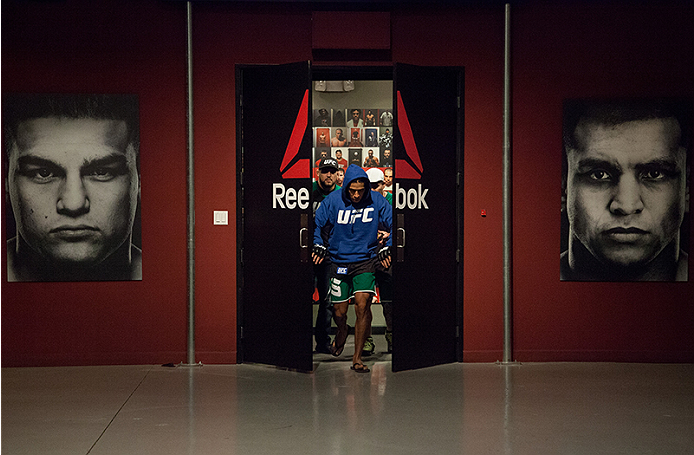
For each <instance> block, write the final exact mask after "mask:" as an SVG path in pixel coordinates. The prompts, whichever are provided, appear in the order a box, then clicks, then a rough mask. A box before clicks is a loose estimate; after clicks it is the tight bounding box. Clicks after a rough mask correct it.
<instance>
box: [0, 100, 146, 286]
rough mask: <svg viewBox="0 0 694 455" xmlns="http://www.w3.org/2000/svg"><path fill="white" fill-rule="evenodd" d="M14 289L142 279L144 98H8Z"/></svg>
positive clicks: (7, 156)
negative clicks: (29, 284) (27, 285)
mask: <svg viewBox="0 0 694 455" xmlns="http://www.w3.org/2000/svg"><path fill="white" fill-rule="evenodd" d="M2 114H3V116H2V120H3V134H4V147H5V153H4V163H3V164H4V166H3V168H4V170H5V175H4V178H5V188H6V193H7V198H6V201H7V202H8V204H9V205H8V206H6V207H7V210H6V212H5V213H6V218H7V219H6V222H7V229H6V233H7V239H6V241H7V281H8V282H18V281H121V280H142V249H141V247H142V245H141V222H140V210H139V206H140V165H139V154H140V127H139V105H138V98H137V96H136V95H122V94H116V95H111V94H94V95H84V94H80V95H71V94H9V95H3V100H2Z"/></svg>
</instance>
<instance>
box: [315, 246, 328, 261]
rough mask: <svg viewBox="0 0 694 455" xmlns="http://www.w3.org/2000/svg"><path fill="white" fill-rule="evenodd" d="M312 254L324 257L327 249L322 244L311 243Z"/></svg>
mask: <svg viewBox="0 0 694 455" xmlns="http://www.w3.org/2000/svg"><path fill="white" fill-rule="evenodd" d="M313 254H315V255H316V256H318V257H319V258H321V259H325V257H326V256H327V255H328V249H327V248H326V247H324V246H323V245H320V244H318V243H314V244H313Z"/></svg>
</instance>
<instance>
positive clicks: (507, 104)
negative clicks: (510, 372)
mask: <svg viewBox="0 0 694 455" xmlns="http://www.w3.org/2000/svg"><path fill="white" fill-rule="evenodd" d="M504 27H505V30H504V168H503V180H504V181H503V205H504V208H503V237H504V238H503V244H504V355H503V363H511V362H512V361H513V311H512V302H511V297H512V285H513V283H512V281H511V272H512V260H511V246H512V243H511V240H512V239H511V216H512V214H511V5H510V4H508V3H507V4H506V10H505V20H504Z"/></svg>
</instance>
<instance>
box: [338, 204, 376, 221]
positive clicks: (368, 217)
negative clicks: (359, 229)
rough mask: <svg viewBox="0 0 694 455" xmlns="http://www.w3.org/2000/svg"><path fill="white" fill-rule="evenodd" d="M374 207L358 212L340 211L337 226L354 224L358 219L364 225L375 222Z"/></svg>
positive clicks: (358, 210)
mask: <svg viewBox="0 0 694 455" xmlns="http://www.w3.org/2000/svg"><path fill="white" fill-rule="evenodd" d="M373 211H374V208H373V207H367V208H365V209H357V210H340V211H339V212H337V224H354V223H355V222H356V220H357V219H360V220H361V222H362V223H370V222H371V221H373V220H374V219H373V216H372V214H373Z"/></svg>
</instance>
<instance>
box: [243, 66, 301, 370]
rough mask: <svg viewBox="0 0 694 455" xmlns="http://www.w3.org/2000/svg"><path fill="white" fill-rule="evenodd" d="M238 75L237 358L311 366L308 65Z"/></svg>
mask: <svg viewBox="0 0 694 455" xmlns="http://www.w3.org/2000/svg"><path fill="white" fill-rule="evenodd" d="M236 77H237V95H236V98H237V101H236V109H237V119H238V121H237V136H236V137H237V181H238V185H237V191H238V195H237V207H238V209H237V233H238V248H239V251H238V254H237V257H238V269H237V270H238V308H239V314H238V321H239V327H238V329H239V330H238V334H239V339H238V340H237V341H238V343H237V346H238V349H239V351H238V352H239V356H238V357H239V358H238V361H239V362H253V363H264V364H270V365H277V366H281V367H286V368H292V369H297V370H303V371H311V370H312V349H311V348H312V346H311V339H312V320H311V319H312V305H311V303H312V302H311V295H312V293H313V274H312V268H311V263H310V262H309V245H310V239H309V236H310V234H311V232H310V225H309V220H310V216H311V204H310V193H311V191H310V188H311V186H310V185H311V179H310V171H311V164H310V161H311V134H310V132H311V131H310V130H311V129H310V128H309V106H310V92H309V87H310V83H311V77H310V65H309V63H308V62H303V63H296V64H289V65H278V66H269V65H263V66H239V67H238V68H237V71H236Z"/></svg>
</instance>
